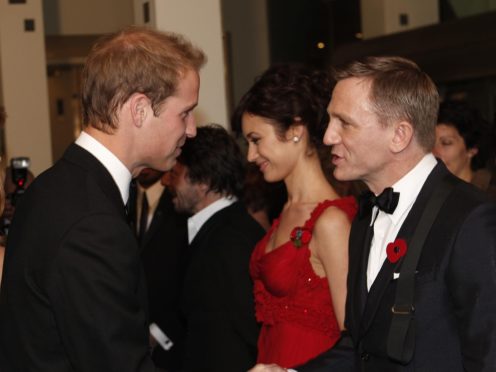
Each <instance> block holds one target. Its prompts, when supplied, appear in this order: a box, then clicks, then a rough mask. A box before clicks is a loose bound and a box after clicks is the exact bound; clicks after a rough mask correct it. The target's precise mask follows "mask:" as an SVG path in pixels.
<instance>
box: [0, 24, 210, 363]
mask: <svg viewBox="0 0 496 372" xmlns="http://www.w3.org/2000/svg"><path fill="white" fill-rule="evenodd" d="M203 62H204V56H203V53H202V52H201V51H199V50H197V49H196V48H194V47H193V46H192V45H191V44H190V43H189V42H187V41H186V40H184V39H183V38H182V37H180V36H178V35H173V34H166V33H161V32H157V31H153V30H150V29H146V28H139V27H131V28H127V29H125V30H122V31H120V32H117V33H115V34H112V35H109V36H107V37H105V38H104V39H102V40H101V41H100V42H98V43H97V44H96V45H95V46H94V47H93V49H92V51H91V52H90V54H89V56H88V58H87V60H86V63H85V67H84V70H83V76H82V106H83V122H84V123H85V124H84V128H83V132H82V133H81V135H80V136H79V138H78V139H77V140H76V143H75V144H72V145H71V146H70V147H69V148H68V149H67V151H66V152H65V154H64V156H63V158H62V159H61V160H60V161H58V162H57V163H56V164H55V165H54V166H53V167H52V168H50V169H49V170H47V171H46V172H44V173H43V174H41V175H40V176H38V177H37V178H36V180H35V181H34V182H33V184H32V185H31V186H30V187H29V189H28V190H27V191H26V193H25V194H24V195H23V197H22V198H21V199H20V200H19V204H18V206H17V208H16V215H15V216H14V220H13V222H12V226H11V230H10V234H9V241H8V243H7V248H6V258H5V271H4V275H3V283H2V291H1V294H0V343H1V348H0V370H2V371H9V372H17V371H23V372H25V371H47V372H48V371H49V372H59V371H64V372H67V371H84V372H99V371H102V372H109V371H119V372H122V371H130V372H131V371H132V372H136V371H140V372H141V371H152V370H154V366H153V363H152V362H151V359H150V357H149V337H148V320H147V308H146V307H147V301H146V287H145V279H144V275H143V268H142V266H141V262H140V258H139V250H138V245H137V242H136V239H135V237H134V235H133V232H132V230H131V229H130V227H129V225H128V223H127V217H126V211H125V207H124V205H125V204H126V202H127V199H128V191H129V182H130V180H131V177H132V176H137V175H138V174H139V172H140V171H141V170H142V169H143V168H144V167H152V168H155V169H160V170H166V169H169V168H171V167H172V166H173V165H174V163H175V158H176V157H177V155H178V154H179V152H180V147H181V146H182V145H183V143H184V142H185V140H186V138H187V137H193V136H194V135H195V133H196V128H195V123H194V119H193V117H192V114H191V111H192V110H193V108H194V107H195V106H196V104H197V100H198V87H199V77H198V70H199V68H200V67H201V65H202V64H203Z"/></svg>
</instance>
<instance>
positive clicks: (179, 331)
mask: <svg viewBox="0 0 496 372" xmlns="http://www.w3.org/2000/svg"><path fill="white" fill-rule="evenodd" d="M167 173H168V174H170V172H167ZM165 174H166V173H165V172H162V171H158V170H155V169H151V168H145V169H143V170H142V171H141V172H140V174H139V176H138V177H137V179H136V192H135V193H131V195H130V205H131V206H133V208H132V211H131V212H130V213H131V216H132V217H133V226H134V227H135V232H136V237H137V239H138V244H139V247H140V256H141V261H142V263H143V268H144V271H145V279H146V286H147V289H148V304H149V313H150V319H149V322H150V333H151V337H152V345H153V353H152V359H153V361H154V363H155V365H156V366H157V367H159V368H162V369H163V370H166V371H167V372H169V371H170V372H173V371H180V370H181V361H182V356H183V347H184V345H183V344H184V336H185V329H184V326H183V324H182V321H181V319H180V314H179V299H180V293H181V289H182V283H183V277H184V270H185V266H186V265H185V263H186V262H185V259H186V253H187V252H186V248H187V246H188V233H187V229H186V215H184V214H180V213H177V212H176V211H175V210H174V205H173V204H172V195H171V193H170V191H169V189H168V187H166V186H164V185H162V182H161V178H162V177H164V178H166V176H165Z"/></svg>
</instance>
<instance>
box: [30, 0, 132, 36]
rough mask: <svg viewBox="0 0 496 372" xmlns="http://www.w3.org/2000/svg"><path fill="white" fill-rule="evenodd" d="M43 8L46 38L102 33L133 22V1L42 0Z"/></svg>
mask: <svg viewBox="0 0 496 372" xmlns="http://www.w3.org/2000/svg"><path fill="white" fill-rule="evenodd" d="M38 1H40V0H38ZM43 8H44V14H45V23H46V34H47V35H54V34H57V35H87V34H103V33H108V32H113V31H115V30H118V29H120V28H122V27H124V26H127V25H129V24H132V23H133V20H134V14H133V13H134V12H133V0H43Z"/></svg>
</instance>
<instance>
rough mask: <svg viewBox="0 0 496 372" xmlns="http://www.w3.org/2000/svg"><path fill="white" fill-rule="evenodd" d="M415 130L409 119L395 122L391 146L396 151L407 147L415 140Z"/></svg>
mask: <svg viewBox="0 0 496 372" xmlns="http://www.w3.org/2000/svg"><path fill="white" fill-rule="evenodd" d="M413 136H414V130H413V126H412V124H410V123H409V122H408V121H399V122H396V123H394V124H393V137H392V138H391V144H390V148H391V151H392V152H394V153H399V152H401V151H403V150H404V149H406V148H407V147H408V145H410V143H411V142H412V140H413Z"/></svg>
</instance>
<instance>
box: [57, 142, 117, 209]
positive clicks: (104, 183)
mask: <svg viewBox="0 0 496 372" xmlns="http://www.w3.org/2000/svg"><path fill="white" fill-rule="evenodd" d="M63 159H64V160H66V161H69V162H71V163H74V164H77V165H78V166H80V167H82V168H84V169H85V170H86V171H87V172H88V173H89V174H91V175H92V176H93V177H94V179H95V180H96V182H97V184H98V185H99V186H100V188H101V190H102V192H103V193H104V194H105V195H106V196H107V198H108V199H109V200H110V201H111V202H112V204H113V205H114V206H115V209H116V211H117V212H118V213H119V214H120V215H121V216H122V217H123V218H124V219H126V210H125V207H124V202H123V201H122V196H121V193H120V191H119V188H118V186H117V184H116V183H115V181H114V179H113V178H112V176H111V175H110V173H109V172H108V170H107V169H106V168H105V167H104V166H103V164H102V163H101V162H100V161H99V160H98V159H97V158H95V157H94V156H93V155H92V154H90V153H89V152H88V151H86V150H85V149H83V148H82V147H81V146H78V145H76V144H75V143H73V144H71V145H70V146H69V147H68V148H67V150H66V151H65V153H64V156H63Z"/></svg>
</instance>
